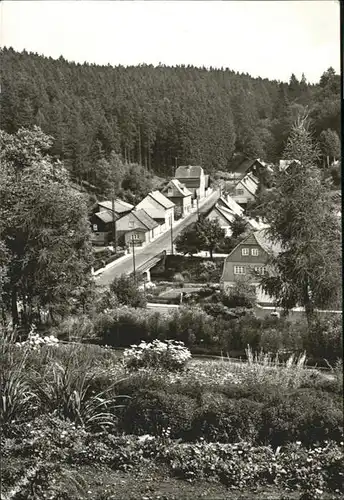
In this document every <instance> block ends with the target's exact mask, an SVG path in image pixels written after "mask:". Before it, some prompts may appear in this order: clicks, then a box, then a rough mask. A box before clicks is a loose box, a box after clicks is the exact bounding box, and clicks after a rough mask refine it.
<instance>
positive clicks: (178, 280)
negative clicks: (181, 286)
mask: <svg viewBox="0 0 344 500" xmlns="http://www.w3.org/2000/svg"><path fill="white" fill-rule="evenodd" d="M173 281H175V282H176V283H184V276H183V275H182V273H176V274H175V275H174V276H173Z"/></svg>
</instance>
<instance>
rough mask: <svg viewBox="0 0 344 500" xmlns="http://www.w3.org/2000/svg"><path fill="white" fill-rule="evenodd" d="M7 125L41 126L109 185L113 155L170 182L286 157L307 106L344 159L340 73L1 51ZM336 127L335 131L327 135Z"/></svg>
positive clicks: (84, 175) (80, 174)
mask: <svg viewBox="0 0 344 500" xmlns="http://www.w3.org/2000/svg"><path fill="white" fill-rule="evenodd" d="M1 66H2V68H3V76H2V83H1V87H2V88H1V116H2V127H3V128H4V129H5V130H6V131H7V132H9V133H13V132H15V131H17V130H18V128H20V127H31V126H32V125H34V124H36V125H39V126H40V127H41V128H42V130H43V131H44V132H46V133H48V134H49V135H52V136H53V137H54V138H55V142H54V145H53V147H52V154H53V155H57V156H58V157H59V158H60V159H62V160H64V162H65V164H66V166H67V167H68V168H69V169H70V171H71V172H72V173H73V175H74V176H75V177H77V178H79V179H80V178H81V179H84V180H85V181H89V182H90V183H92V184H95V185H96V186H97V187H98V188H100V189H103V188H104V185H103V184H104V179H105V178H106V177H107V175H108V172H109V168H110V171H112V173H114V174H116V175H118V176H119V177H120V168H119V167H118V165H117V162H116V159H115V160H114V159H113V157H111V154H112V152H115V153H117V154H119V155H121V156H122V158H123V159H124V161H125V163H138V164H140V165H144V166H145V168H146V169H148V170H154V171H155V172H160V173H162V174H163V175H164V176H167V175H172V174H173V166H174V165H175V162H176V158H177V162H178V164H185V163H197V164H201V165H202V166H204V167H205V168H206V170H207V171H214V170H228V168H229V167H230V163H231V159H232V156H233V153H234V152H236V151H238V152H241V153H245V154H246V155H248V156H254V157H261V158H264V159H266V160H269V161H275V160H277V159H279V158H280V155H281V153H282V151H283V148H284V144H285V141H286V139H287V137H288V135H289V131H290V127H291V124H292V123H293V121H294V119H295V117H296V116H297V114H298V113H299V111H300V109H304V107H305V106H308V107H309V109H310V112H311V116H312V118H313V119H314V128H315V132H316V135H317V136H318V137H319V136H320V134H321V133H322V132H323V131H326V137H324V134H323V141H322V144H323V145H324V146H323V157H324V158H327V157H331V158H333V157H336V156H337V155H338V152H337V149H338V140H337V139H336V134H337V135H338V134H339V133H340V76H339V75H336V74H335V72H334V71H333V70H332V69H331V68H330V69H329V70H328V71H326V72H325V73H324V74H323V76H322V78H321V80H320V82H319V84H318V85H309V84H308V83H307V82H306V79H305V77H304V75H303V76H302V79H301V80H300V81H299V80H298V79H297V78H296V77H295V75H292V77H291V79H290V82H289V83H279V82H276V81H269V80H267V79H261V78H252V77H251V76H249V75H248V74H238V73H235V72H234V71H231V70H230V69H228V68H226V69H212V68H211V69H206V68H195V67H193V66H188V67H185V66H177V67H168V66H164V65H161V66H158V67H153V66H151V65H140V66H136V67H135V66H133V67H123V66H117V67H111V66H110V65H108V66H97V65H95V64H86V63H85V64H75V63H72V62H68V61H66V60H65V59H64V58H63V57H60V58H59V59H58V60H54V59H52V58H46V57H42V56H39V55H38V54H33V53H27V52H26V51H23V52H22V53H18V52H15V51H14V50H13V49H11V48H9V49H8V48H5V49H2V51H1ZM328 129H329V130H330V131H331V132H328Z"/></svg>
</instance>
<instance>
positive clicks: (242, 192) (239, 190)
mask: <svg viewBox="0 0 344 500" xmlns="http://www.w3.org/2000/svg"><path fill="white" fill-rule="evenodd" d="M236 194H237V195H238V196H242V195H243V194H244V190H243V189H237V190H236Z"/></svg>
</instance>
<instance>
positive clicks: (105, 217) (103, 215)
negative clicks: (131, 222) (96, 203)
mask: <svg viewBox="0 0 344 500" xmlns="http://www.w3.org/2000/svg"><path fill="white" fill-rule="evenodd" d="M94 215H95V216H96V217H97V219H100V220H101V221H103V222H104V223H105V224H108V223H109V222H112V220H113V218H112V213H111V212H108V211H107V210H103V211H102V212H96V213H95V214H94ZM117 219H118V216H116V215H115V220H117Z"/></svg>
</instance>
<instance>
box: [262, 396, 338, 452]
mask: <svg viewBox="0 0 344 500" xmlns="http://www.w3.org/2000/svg"><path fill="white" fill-rule="evenodd" d="M263 420H264V426H263V427H262V428H261V431H260V436H261V439H263V440H264V439H265V440H267V441H268V442H269V443H271V444H272V445H273V446H280V445H283V444H285V443H287V442H291V441H301V442H302V443H303V444H305V445H311V444H315V443H322V442H324V441H326V440H333V441H336V442H340V441H341V440H342V439H343V412H342V403H341V401H340V398H335V397H333V396H331V395H329V394H327V393H325V392H323V391H314V390H313V391H311V390H309V389H306V390H299V391H297V392H294V393H292V394H290V395H289V396H286V397H285V399H284V400H283V401H282V402H280V403H278V404H271V403H270V404H269V405H268V406H267V407H266V408H265V409H264V411H263Z"/></svg>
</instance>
